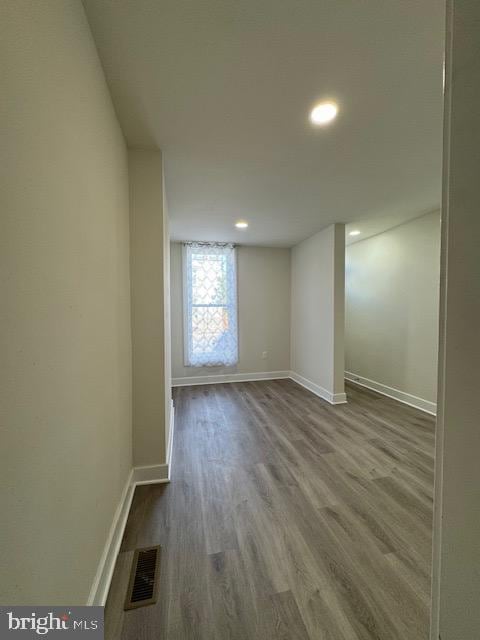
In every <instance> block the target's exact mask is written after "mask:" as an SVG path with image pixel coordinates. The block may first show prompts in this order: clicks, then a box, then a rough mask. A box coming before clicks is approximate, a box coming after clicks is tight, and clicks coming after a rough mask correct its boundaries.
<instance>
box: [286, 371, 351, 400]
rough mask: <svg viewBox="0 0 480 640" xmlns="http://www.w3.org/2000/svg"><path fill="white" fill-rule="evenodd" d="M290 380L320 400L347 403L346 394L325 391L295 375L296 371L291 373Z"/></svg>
mask: <svg viewBox="0 0 480 640" xmlns="http://www.w3.org/2000/svg"><path fill="white" fill-rule="evenodd" d="M289 378H291V379H292V380H293V381H294V382H296V383H297V384H299V385H301V386H302V387H305V389H308V390H309V391H311V392H312V393H314V394H315V395H316V396H318V397H319V398H323V400H326V401H327V402H330V404H345V402H347V396H346V394H345V393H331V391H327V389H324V388H323V387H321V386H320V385H318V384H315V383H314V382H312V381H311V380H308V379H307V378H304V377H303V376H301V375H299V374H298V373H295V371H290V375H289Z"/></svg>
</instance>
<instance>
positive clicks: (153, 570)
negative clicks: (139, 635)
mask: <svg viewBox="0 0 480 640" xmlns="http://www.w3.org/2000/svg"><path fill="white" fill-rule="evenodd" d="M160 556H161V547H160V545H157V546H156V547H145V548H144V549H136V550H135V555H134V556H133V562H132V570H131V573H130V581H129V583H128V590H127V597H126V599H125V606H124V610H125V611H128V609H136V608H137V607H145V606H146V605H148V604H154V603H155V602H156V601H157V587H158V578H159V576H160Z"/></svg>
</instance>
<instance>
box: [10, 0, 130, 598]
mask: <svg viewBox="0 0 480 640" xmlns="http://www.w3.org/2000/svg"><path fill="white" fill-rule="evenodd" d="M1 14H2V19H1V21H0V43H1V44H0V47H1V49H0V73H1V80H0V81H1V87H2V89H1V90H2V100H1V101H0V105H1V106H0V123H1V142H0V154H1V160H0V171H1V176H0V181H1V185H2V188H1V190H0V194H1V195H0V198H1V204H0V208H1V218H0V274H1V275H0V277H1V280H0V283H1V284H0V286H1V300H2V303H1V309H0V339H1V356H0V359H1V363H2V365H1V367H0V414H1V415H0V424H1V447H0V485H1V492H0V500H1V505H0V513H1V514H2V515H1V520H2V522H1V526H0V576H1V578H0V602H1V603H2V604H31V605H35V604H52V603H54V604H84V603H85V602H86V600H87V597H88V594H89V590H90V587H91V585H92V582H93V579H94V575H95V572H96V569H97V566H98V563H99V559H100V555H101V552H102V550H103V546H104V544H105V541H106V538H107V534H108V531H109V527H110V525H111V523H112V518H113V515H114V511H115V509H116V507H117V503H118V501H119V499H120V496H121V493H122V489H123V487H124V484H125V482H126V479H127V476H128V473H129V471H130V468H131V460H132V457H131V456H132V444H131V440H132V431H131V337H130V283H129V211H128V176H127V154H126V149H125V144H124V141H123V137H122V134H121V131H120V128H119V126H118V124H117V120H116V118H115V114H114V110H113V107H112V103H111V100H110V96H109V93H108V91H107V87H106V84H105V81H104V77H103V73H102V69H101V66H100V63H99V60H98V57H97V52H96V49H95V46H94V43H93V41H92V37H91V34H90V31H89V27H88V24H87V21H86V19H85V15H84V12H83V8H82V5H81V3H80V2H77V1H73V0H58V1H49V2H32V1H25V0H4V1H3V2H2V5H1Z"/></svg>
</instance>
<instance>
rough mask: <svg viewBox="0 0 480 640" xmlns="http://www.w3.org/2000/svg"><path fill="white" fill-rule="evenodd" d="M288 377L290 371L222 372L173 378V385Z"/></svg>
mask: <svg viewBox="0 0 480 640" xmlns="http://www.w3.org/2000/svg"><path fill="white" fill-rule="evenodd" d="M283 378H290V371H262V372H260V373H222V374H218V375H207V376H191V377H186V378H173V379H172V386H173V387H190V386H195V385H198V384H220V383H224V382H254V381H255V380H280V379H283Z"/></svg>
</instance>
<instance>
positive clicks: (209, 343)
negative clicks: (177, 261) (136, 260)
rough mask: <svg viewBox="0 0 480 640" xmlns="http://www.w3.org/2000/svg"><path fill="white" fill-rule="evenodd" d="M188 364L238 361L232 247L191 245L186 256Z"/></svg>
mask: <svg viewBox="0 0 480 640" xmlns="http://www.w3.org/2000/svg"><path fill="white" fill-rule="evenodd" d="M183 270H184V277H183V291H184V318H185V330H184V335H185V365H186V366H187V367H204V366H207V367H215V366H222V365H223V366H231V365H234V364H237V362H238V329H237V270H236V253H235V247H234V246H233V245H230V244H228V245H222V244H213V243H202V242H198V243H197V242H188V243H185V245H184V253H183Z"/></svg>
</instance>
